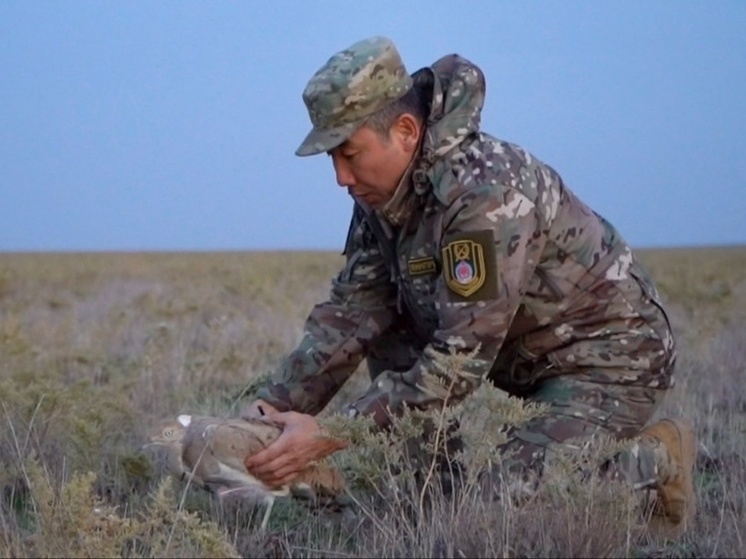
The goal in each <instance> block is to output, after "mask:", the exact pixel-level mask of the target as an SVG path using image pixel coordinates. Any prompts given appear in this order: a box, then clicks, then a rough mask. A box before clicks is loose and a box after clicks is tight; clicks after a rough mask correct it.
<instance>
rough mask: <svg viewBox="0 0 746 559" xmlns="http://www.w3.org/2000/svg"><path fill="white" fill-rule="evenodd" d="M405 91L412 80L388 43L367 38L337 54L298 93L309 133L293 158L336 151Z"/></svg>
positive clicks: (382, 38) (395, 51) (392, 44)
mask: <svg viewBox="0 0 746 559" xmlns="http://www.w3.org/2000/svg"><path fill="white" fill-rule="evenodd" d="M411 87H412V78H411V76H410V75H409V74H408V73H407V69H406V68H405V67H404V63H403V62H402V60H401V57H400V56H399V53H398V52H397V50H396V47H395V46H394V43H393V42H391V40H390V39H386V38H385V37H371V38H369V39H363V40H362V41H359V42H357V43H355V44H354V45H352V46H350V47H348V48H346V49H345V50H343V51H340V52H338V53H337V54H335V55H334V56H332V57H331V58H330V59H329V60H328V61H327V63H326V64H324V65H323V66H322V67H321V68H319V70H318V71H317V72H316V73H315V74H314V75H313V77H312V78H311V79H310V80H309V82H308V85H306V89H305V90H304V91H303V101H304V102H305V104H306V107H307V108H308V115H309V117H310V118H311V123H312V124H313V130H311V132H310V133H309V134H308V136H306V139H305V140H303V143H302V144H301V145H300V147H299V148H298V149H297V150H296V151H295V153H296V155H315V154H317V153H322V152H325V151H329V150H330V149H333V148H335V147H337V146H338V145H339V144H341V143H342V142H344V141H345V140H346V139H347V138H349V137H350V135H352V133H353V132H354V131H355V130H356V129H357V128H358V127H359V126H360V125H361V124H362V123H363V121H364V120H365V119H366V118H367V117H369V116H370V115H372V114H373V113H375V112H376V111H378V110H379V109H381V108H382V107H384V106H385V105H387V104H388V103H390V102H392V101H395V100H396V99H399V98H400V97H401V96H402V95H404V94H405V93H406V92H407V91H409V89H410V88H411Z"/></svg>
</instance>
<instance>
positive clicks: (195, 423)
mask: <svg viewBox="0 0 746 559" xmlns="http://www.w3.org/2000/svg"><path fill="white" fill-rule="evenodd" d="M281 433H282V428H281V427H280V426H279V425H277V424H275V423H273V422H271V421H269V420H267V419H263V418H258V419H222V418H217V417H207V416H195V415H180V416H178V417H177V418H176V419H175V420H166V421H163V422H161V423H160V424H159V425H157V426H156V427H154V428H153V429H152V430H151V431H150V433H149V438H150V443H149V444H147V445H146V446H152V445H157V446H163V447H165V448H166V449H167V452H168V455H167V457H168V468H169V470H170V471H171V473H172V474H174V475H176V476H178V477H181V478H183V479H187V480H189V481H190V482H191V483H194V484H196V485H198V486H199V487H202V488H204V489H207V490H209V491H211V492H212V493H215V494H216V495H217V496H218V498H219V499H220V501H221V502H222V501H223V500H224V498H225V497H227V496H229V495H230V496H235V497H237V498H240V499H244V500H247V501H252V502H256V501H260V502H262V503H264V505H265V506H266V510H265V513H264V517H263V519H262V524H261V530H265V529H266V527H267V522H268V520H269V515H270V512H271V511H272V505H273V504H274V500H275V497H279V496H285V495H288V494H289V493H291V491H292V492H293V493H295V494H306V495H307V494H308V493H309V492H310V493H311V494H312V495H313V496H326V497H334V496H336V495H340V494H342V493H343V492H344V491H345V482H344V479H343V477H342V475H341V474H340V472H339V471H338V470H336V469H335V468H333V467H331V466H329V465H328V464H323V463H322V464H314V465H311V466H309V467H308V468H307V469H306V470H305V471H303V472H302V473H301V475H300V476H299V477H298V478H297V479H296V480H295V481H294V482H293V483H292V484H290V485H289V486H284V487H281V488H279V489H273V488H271V487H268V486H267V485H265V484H264V483H262V481H261V480H259V479H257V478H255V477H254V476H252V475H251V473H249V471H248V470H247V469H246V466H245V465H244V459H245V458H246V457H247V456H251V455H253V454H256V453H257V452H259V451H260V450H262V449H264V448H266V447H267V446H269V445H270V444H271V443H272V442H273V441H274V440H275V439H277V438H278V437H279V436H280V434H281Z"/></svg>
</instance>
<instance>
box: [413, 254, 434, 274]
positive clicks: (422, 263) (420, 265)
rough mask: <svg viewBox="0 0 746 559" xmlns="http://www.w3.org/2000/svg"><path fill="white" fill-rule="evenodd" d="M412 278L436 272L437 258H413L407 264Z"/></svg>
mask: <svg viewBox="0 0 746 559" xmlns="http://www.w3.org/2000/svg"><path fill="white" fill-rule="evenodd" d="M407 268H408V269H409V275H410V276H419V275H422V274H432V273H434V272H435V270H436V267H435V258H433V257H432V256H425V257H424V258H412V259H411V260H410V261H409V262H407Z"/></svg>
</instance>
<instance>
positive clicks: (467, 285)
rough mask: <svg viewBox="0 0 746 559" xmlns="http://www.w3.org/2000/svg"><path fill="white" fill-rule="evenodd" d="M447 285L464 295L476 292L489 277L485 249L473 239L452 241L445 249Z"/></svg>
mask: <svg viewBox="0 0 746 559" xmlns="http://www.w3.org/2000/svg"><path fill="white" fill-rule="evenodd" d="M443 273H444V276H445V280H446V285H447V286H448V287H449V289H450V290H451V291H454V292H455V293H458V294H459V295H461V296H462V297H468V296H469V295H471V294H473V293H475V292H476V291H477V290H478V289H479V288H480V287H482V285H483V284H484V280H485V279H486V278H487V270H486V269H485V266H484V249H483V248H482V245H481V244H479V243H477V242H474V241H473V240H471V239H464V240H460V241H452V242H450V243H448V244H447V245H446V246H445V248H444V249H443Z"/></svg>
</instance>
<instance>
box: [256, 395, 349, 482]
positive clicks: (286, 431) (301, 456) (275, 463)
mask: <svg viewBox="0 0 746 559" xmlns="http://www.w3.org/2000/svg"><path fill="white" fill-rule="evenodd" d="M263 407H264V406H263V405H262V408H263ZM267 419H269V420H271V421H274V422H275V423H277V424H278V425H281V426H282V427H283V431H282V435H280V437H279V438H278V439H277V440H276V441H275V442H273V443H272V444H271V445H269V446H268V447H267V448H265V449H264V450H262V451H261V452H258V453H256V454H254V455H253V456H250V457H248V458H247V459H246V461H245V464H246V468H247V469H248V470H249V471H250V472H251V473H252V474H254V475H255V476H256V477H258V478H259V479H261V480H262V481H263V482H264V483H266V484H267V485H269V486H270V487H281V486H283V485H287V484H288V483H291V482H292V481H293V480H294V479H295V478H296V477H298V474H299V473H300V472H302V471H303V470H305V469H306V468H307V467H308V465H309V464H310V463H311V462H314V461H315V460H321V459H322V458H325V457H326V456H328V455H330V454H332V453H333V452H336V451H337V450H341V449H343V448H345V447H346V446H347V444H348V443H347V442H346V441H340V440H336V439H331V438H329V437H326V436H324V435H323V434H322V431H321V428H320V427H319V424H318V423H317V422H316V419H314V417H313V416H311V415H307V414H303V413H298V412H294V411H289V412H284V413H272V414H271V415H269V414H268V416H267Z"/></svg>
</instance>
